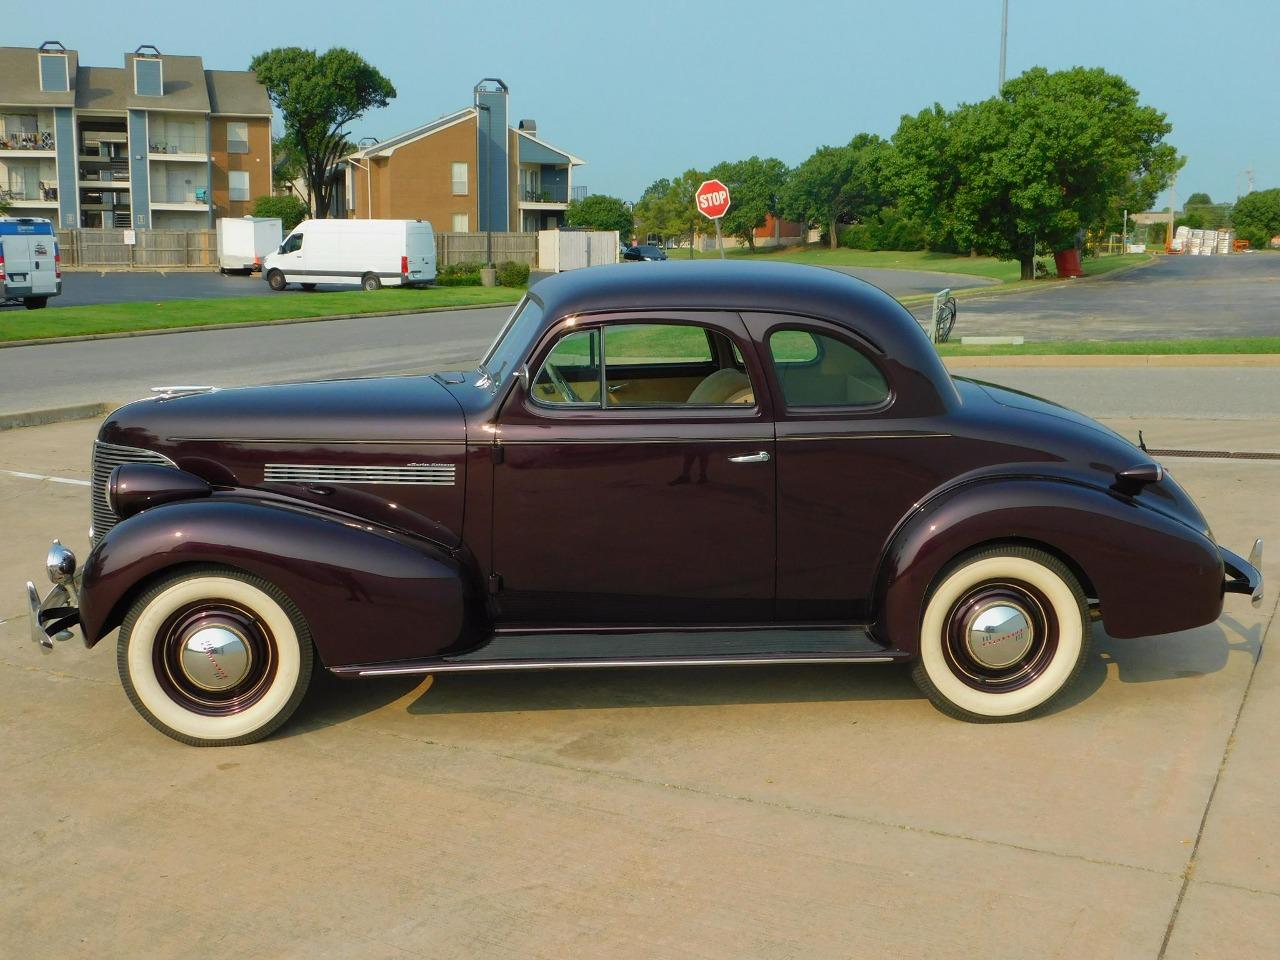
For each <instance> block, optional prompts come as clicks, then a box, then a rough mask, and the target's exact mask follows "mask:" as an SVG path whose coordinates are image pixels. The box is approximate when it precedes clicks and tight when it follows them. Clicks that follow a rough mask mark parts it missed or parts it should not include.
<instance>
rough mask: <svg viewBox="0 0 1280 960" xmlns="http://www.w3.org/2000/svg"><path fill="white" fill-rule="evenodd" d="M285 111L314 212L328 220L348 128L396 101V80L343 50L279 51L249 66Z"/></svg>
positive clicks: (287, 130) (286, 128)
mask: <svg viewBox="0 0 1280 960" xmlns="http://www.w3.org/2000/svg"><path fill="white" fill-rule="evenodd" d="M249 67H250V69H251V70H253V71H255V72H256V73H257V75H258V81H259V82H260V83H261V84H262V85H263V86H265V87H266V88H267V95H268V96H269V97H270V98H271V102H272V103H274V104H275V105H276V107H277V108H278V109H279V110H280V113H281V116H282V119H283V121H284V131H285V136H286V137H288V138H289V139H290V141H291V143H292V145H293V147H295V148H296V150H297V153H298V155H299V156H300V157H301V158H302V176H303V179H304V180H305V181H306V184H307V189H308V190H309V191H310V194H311V196H310V201H311V209H312V210H313V212H314V213H315V215H316V216H327V214H328V211H329V208H330V205H331V201H332V199H333V180H332V178H331V174H332V171H333V166H334V164H335V163H337V162H338V160H339V159H341V157H342V156H343V155H344V154H345V153H346V152H348V149H349V143H348V139H347V130H346V128H347V126H348V124H350V123H352V122H353V121H355V120H358V119H359V118H360V117H362V116H364V114H365V113H366V112H367V111H368V110H370V109H372V108H374V107H385V106H386V105H387V104H388V103H390V102H391V100H393V99H394V98H395V95H396V88H395V87H393V86H392V85H391V81H390V80H388V79H387V78H386V77H384V76H383V75H382V74H381V73H379V72H378V70H377V69H376V68H374V67H373V66H371V65H370V64H369V63H367V62H366V61H365V60H364V58H362V57H361V56H360V55H359V54H357V53H353V52H352V51H350V50H347V49H345V48H343V47H334V48H332V49H330V50H327V51H325V52H324V53H320V54H318V53H316V51H314V50H304V49H303V48H301V47H277V48H276V49H274V50H268V51H266V52H265V53H260V54H258V55H257V56H256V57H254V58H253V61H252V62H251V63H250V64H249Z"/></svg>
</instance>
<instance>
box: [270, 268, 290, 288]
mask: <svg viewBox="0 0 1280 960" xmlns="http://www.w3.org/2000/svg"><path fill="white" fill-rule="evenodd" d="M288 285H289V281H287V280H286V279H285V278H284V274H283V273H281V272H280V271H279V270H270V271H268V272H267V286H269V287H270V288H271V289H272V290H283V289H284V288H285V287H287V286H288Z"/></svg>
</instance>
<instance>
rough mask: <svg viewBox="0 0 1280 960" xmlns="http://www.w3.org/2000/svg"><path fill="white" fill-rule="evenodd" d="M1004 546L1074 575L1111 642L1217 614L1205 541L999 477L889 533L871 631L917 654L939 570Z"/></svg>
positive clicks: (1098, 499)
mask: <svg viewBox="0 0 1280 960" xmlns="http://www.w3.org/2000/svg"><path fill="white" fill-rule="evenodd" d="M1008 542H1014V543H1023V544H1028V545H1032V546H1039V547H1042V548H1045V549H1047V550H1048V551H1049V552H1051V553H1055V554H1057V555H1058V556H1059V557H1061V558H1062V559H1063V560H1064V561H1065V562H1066V563H1067V565H1068V566H1069V567H1072V568H1074V569H1075V570H1077V571H1078V572H1079V573H1080V574H1081V575H1082V578H1083V580H1084V581H1085V582H1084V584H1082V585H1083V586H1084V587H1085V589H1086V590H1089V588H1090V587H1092V591H1093V593H1094V594H1095V595H1096V597H1097V599H1098V602H1099V606H1100V608H1101V612H1102V617H1103V621H1104V623H1105V626H1106V630H1107V633H1108V634H1110V635H1111V636H1112V637H1141V636H1148V635H1152V634H1158V633H1171V632H1173V631H1176V630H1189V629H1191V628H1193V627H1198V626H1201V625H1203V624H1206V623H1211V622H1212V621H1214V620H1216V619H1217V617H1218V615H1219V614H1220V613H1221V612H1222V583H1223V568H1222V559H1221V557H1220V556H1219V554H1218V549H1217V547H1216V546H1214V544H1213V543H1212V542H1211V541H1210V540H1209V539H1208V538H1207V537H1205V536H1204V535H1202V534H1200V533H1198V532H1197V531H1195V530H1193V529H1191V528H1190V527H1188V526H1185V525H1184V524H1181V523H1179V522H1177V521H1176V520H1173V519H1171V518H1169V517H1166V516H1164V515H1163V514H1160V513H1156V512H1155V511H1154V510H1149V509H1146V508H1144V507H1141V506H1139V505H1138V504H1137V503H1135V502H1134V501H1132V500H1130V499H1127V498H1122V497H1119V496H1116V495H1114V494H1111V493H1107V492H1105V491H1102V490H1098V489H1094V488H1092V487H1086V486H1082V485H1080V484H1073V483H1068V482H1064V481H1059V480H1052V479H1046V478H1024V479H999V480H989V481H983V482H978V483H972V484H967V485H965V486H962V487H959V488H957V489H956V490H954V491H952V492H950V493H948V494H944V495H942V496H940V497H939V498H937V499H936V500H933V501H931V502H929V503H927V504H926V505H925V506H924V507H923V508H922V509H921V510H920V512H919V513H917V514H916V515H915V516H913V517H911V518H910V519H909V520H908V521H907V522H906V523H905V524H903V526H902V527H901V528H899V530H898V531H897V532H896V533H895V534H894V536H893V538H892V540H891V541H890V544H889V547H888V549H887V550H886V552H885V555H884V557H883V559H882V561H881V564H880V573H879V575H878V578H877V587H876V604H875V609H876V610H877V611H878V617H877V621H876V631H877V634H878V635H879V636H880V637H881V638H882V639H885V640H888V641H889V642H891V643H892V644H893V645H894V646H895V647H897V648H898V649H901V650H906V651H909V652H912V653H915V652H917V650H918V649H919V644H920V623H921V618H922V617H923V614H924V603H925V599H926V598H927V596H928V593H929V589H930V587H931V586H932V585H933V583H934V580H935V579H936V578H937V576H938V574H939V573H941V572H942V570H943V568H944V567H946V565H947V564H948V563H950V562H951V561H952V560H954V559H955V558H956V557H958V556H960V555H961V554H963V553H965V552H967V551H969V550H972V549H975V548H977V547H982V546H987V545H990V544H994V543H1008Z"/></svg>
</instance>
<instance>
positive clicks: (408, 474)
mask: <svg viewBox="0 0 1280 960" xmlns="http://www.w3.org/2000/svg"><path fill="white" fill-rule="evenodd" d="M456 470H457V468H456V466H455V465H454V464H452V463H411V464H408V465H407V466H403V467H397V466H390V467H344V466H338V465H336V464H320V463H268V464H266V466H265V467H264V468H263V474H262V479H263V480H265V481H266V482H268V483H359V484H368V485H377V486H382V485H386V484H393V485H413V486H436V487H451V486H453V483H454V474H455V472H456Z"/></svg>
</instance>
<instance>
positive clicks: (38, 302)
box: [22, 297, 49, 310]
mask: <svg viewBox="0 0 1280 960" xmlns="http://www.w3.org/2000/svg"><path fill="white" fill-rule="evenodd" d="M22 305H23V306H24V307H26V308H27V309H28V310H43V309H44V308H45V307H47V306H48V305H49V298H48V297H27V299H25V300H23V301H22Z"/></svg>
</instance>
